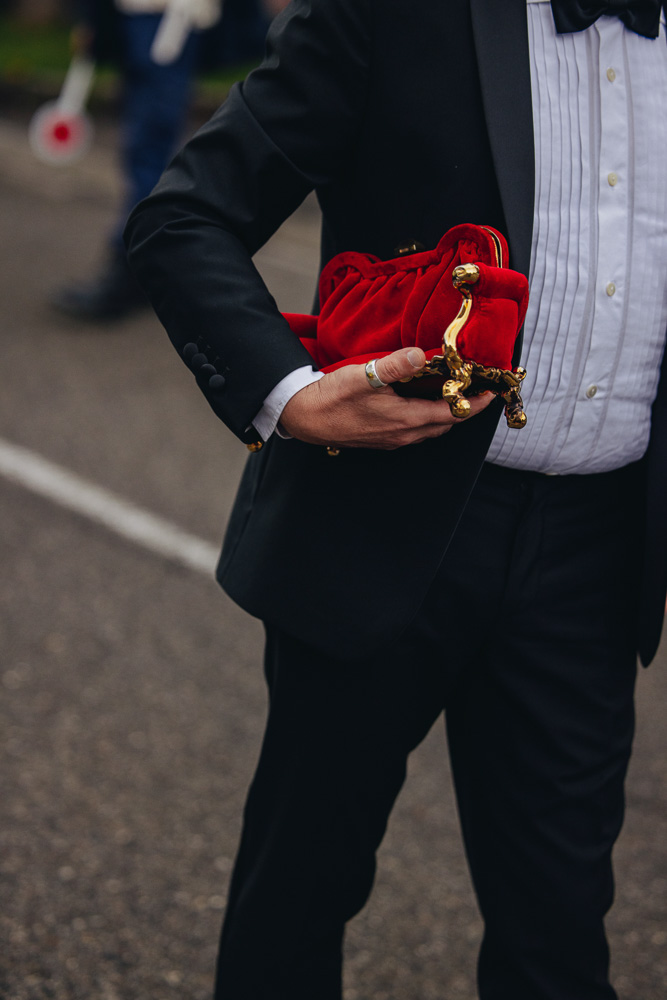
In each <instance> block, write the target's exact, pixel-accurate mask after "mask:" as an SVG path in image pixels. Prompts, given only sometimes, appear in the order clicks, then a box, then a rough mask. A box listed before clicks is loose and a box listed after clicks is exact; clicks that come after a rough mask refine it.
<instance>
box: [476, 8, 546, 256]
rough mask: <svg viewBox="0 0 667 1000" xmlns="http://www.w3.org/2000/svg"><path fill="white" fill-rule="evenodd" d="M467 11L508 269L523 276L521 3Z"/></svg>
mask: <svg viewBox="0 0 667 1000" xmlns="http://www.w3.org/2000/svg"><path fill="white" fill-rule="evenodd" d="M470 7H471V14H472V24H473V33H474V37H475V48H476V51H477V61H478V65H479V76H480V81H481V85H482V98H483V102H484V113H485V116H486V123H487V130H488V134H489V140H490V143H491V151H492V155H493V162H494V166H495V170H496V175H497V178H498V185H499V188H500V197H501V200H502V203H503V209H504V212H505V219H506V221H507V228H508V237H509V242H510V245H511V248H512V257H511V261H510V266H511V267H514V268H516V270H517V271H523V272H524V274H528V266H529V263H530V248H531V241H532V229H533V200H534V192H535V154H534V143H533V109H532V98H531V90H530V63H529V55H528V20H527V5H526V0H470Z"/></svg>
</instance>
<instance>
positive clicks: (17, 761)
mask: <svg viewBox="0 0 667 1000" xmlns="http://www.w3.org/2000/svg"><path fill="white" fill-rule="evenodd" d="M281 5H282V4H281V3H280V2H277V0H276V2H274V3H273V4H272V5H271V6H269V5H260V4H259V2H258V3H257V4H253V2H252V0H244V2H242V3H241V6H240V7H239V5H238V3H237V4H236V6H235V7H234V5H233V0H228V5H225V10H224V11H223V17H222V20H221V21H218V22H216V23H215V24H214V25H212V26H211V27H210V28H209V29H208V30H207V32H205V33H202V35H201V38H199V39H198V52H197V58H196V60H193V62H192V64H188V71H187V80H188V88H189V89H188V90H187V99H186V100H185V101H184V109H185V110H184V117H183V121H182V123H181V125H179V132H180V133H181V134H180V135H179V139H180V138H182V136H185V135H187V134H188V133H189V132H191V131H192V130H193V129H195V128H196V127H197V126H198V124H200V123H201V122H203V121H204V120H205V119H206V118H207V117H208V115H209V114H210V113H211V112H212V111H213V110H214V109H215V107H217V105H218V104H219V103H220V102H221V101H223V100H224V99H225V95H226V93H227V92H228V89H229V87H230V86H231V84H232V83H233V82H234V80H236V79H239V78H241V77H243V76H244V75H245V74H246V73H247V71H248V70H249V68H250V67H251V66H252V65H253V64H254V62H256V61H257V60H258V59H259V58H260V56H261V47H262V44H261V36H262V35H263V33H264V31H265V30H266V25H267V24H268V21H269V19H270V17H272V16H273V15H274V14H276V13H277V11H278V8H279V7H280V6H281ZM91 9H92V10H93V14H100V13H101V12H103V11H104V10H106V14H105V16H108V14H109V9H108V7H107V8H104V4H103V3H98V4H93V5H92V8H91V6H90V5H86V4H78V5H76V6H75V5H74V4H66V3H64V2H62V0H60V2H59V0H14V2H9V0H1V2H0V220H1V222H0V226H1V233H2V239H1V242H0V255H1V263H2V266H1V267H0V302H1V310H2V313H1V314H2V329H1V331H0V343H1V357H2V365H1V368H0V370H1V372H2V385H1V389H0V504H1V508H2V517H1V518H0V564H1V565H2V569H3V572H2V575H1V577H0V692H1V698H0V732H1V733H2V742H1V747H2V755H3V759H2V766H1V767H0V802H1V803H2V823H1V824H0V867H1V873H2V878H1V880H0V940H1V941H2V945H1V946H0V997H2V998H6V1000H28V998H29V1000H37V998H56V1000H74V998H77V1000H78V998H84V997H85V998H86V1000H97V998H100V1000H147V998H151V1000H169V998H172V997H178V998H179V1000H206V998H208V997H209V996H210V990H211V983H212V975H213V964H214V959H215V952H216V945H217V938H218V933H219V926H220V922H221V919H222V912H223V908H224V904H225V896H226V891H227V882H228V878H229V872H230V869H231V865H232V860H233V856H234V851H235V848H236V841H237V837H238V833H239V827H240V817H241V809H242V805H243V801H244V797H245V790H246V787H247V784H248V781H249V779H250V776H251V774H252V770H253V765H254V761H255V759H256V755H257V752H258V747H259V740H260V738H261V733H262V728H263V720H264V713H265V695H264V688H263V680H262V673H261V663H260V658H261V646H262V633H261V627H260V626H259V625H258V623H257V622H255V621H253V620H252V619H249V618H248V617H247V616H246V615H244V614H243V613H242V612H240V611H239V610H238V609H236V608H235V607H233V606H232V605H231V603H230V602H229V601H228V600H227V599H226V598H225V597H224V595H223V594H222V592H221V591H220V590H219V589H218V588H217V586H216V585H215V583H214V582H213V576H212V573H213V566H214V562H215V556H216V550H217V548H218V546H219V543H220V540H221V538H222V534H223V531H224V526H225V521H226V517H227V514H228V511H229V508H230V505H231V502H232V498H233V495H234V491H235V488H236V484H237V481H238V477H239V474H240V470H241V468H242V466H243V462H244V459H245V455H246V452H245V449H244V448H243V446H242V445H240V444H239V443H238V441H237V440H236V439H235V438H233V437H232V436H231V435H230V434H229V433H228V432H227V431H226V429H225V428H224V427H223V426H222V425H221V424H220V423H219V422H217V421H216V419H215V417H214V416H213V415H212V414H211V413H210V411H209V410H208V407H207V406H206V404H205V402H204V400H203V398H202V397H201V394H200V393H199V392H198V391H196V388H195V386H194V384H193V382H192V379H191V376H190V374H189V373H188V372H187V370H186V369H185V366H183V365H182V364H181V363H180V361H179V359H178V358H177V357H176V355H175V353H174V352H173V350H172V349H171V347H170V346H169V344H168V341H167V339H166V337H165V335H164V333H163V331H162V330H161V328H160V326H159V324H158V322H157V320H156V319H155V318H154V317H153V316H152V314H151V313H150V312H149V311H148V309H146V308H145V306H144V303H143V302H142V301H141V299H140V298H137V297H136V295H135V292H134V290H133V289H132V288H131V287H130V288H128V287H127V286H126V285H124V284H123V280H124V279H123V276H122V274H121V276H120V277H119V273H120V272H118V270H116V271H114V266H116V264H117V261H116V257H115V249H114V248H115V242H114V241H115V238H116V233H117V229H118V226H119V220H120V219H121V217H122V214H123V212H124V211H125V204H126V200H127V196H128V188H129V186H130V180H128V166H127V160H126V158H124V157H125V154H126V152H127V138H126V133H127V120H126V119H127V114H128V110H127V86H128V64H127V63H125V64H123V61H122V58H121V56H119V51H121V50H119V49H118V48H116V49H115V51H114V49H113V46H110V45H105V44H101V43H106V42H110V41H111V39H112V35H111V34H106V35H104V36H102V37H100V36H99V31H100V26H99V23H98V24H97V25H96V26H93V29H92V30H93V32H94V31H96V32H97V33H98V35H97V39H96V40H91V36H90V33H89V34H88V35H86V36H85V37H84V38H83V40H82V37H81V32H80V31H79V33H78V34H77V35H75V37H74V39H73V38H72V28H73V27H74V26H75V25H76V26H78V28H79V29H80V28H81V26H82V25H84V26H86V27H87V30H88V31H89V32H90V30H91V27H90V25H91ZM234 10H235V11H236V15H234V16H236V20H234V16H233V11H234ZM250 15H252V16H250ZM112 16H115V15H112ZM227 18H229V20H227V21H226V19H227ZM93 19H94V18H93ZM244 19H245V20H244ZM251 22H252V23H251ZM110 25H111V22H106V29H105V30H107V31H109V32H111V31H115V30H116V29H117V24H116V26H115V27H112V26H110ZM84 34H85V33H84ZM258 36H260V37H258ZM95 46H97V47H96V48H95ZM103 49H107V51H105V52H103V51H102V50H103ZM73 51H74V52H76V53H78V54H79V55H82V54H83V56H84V57H85V58H90V57H93V58H95V59H96V67H95V75H94V82H93V86H92V91H91V94H90V97H89V100H88V102H87V113H88V114H89V115H90V117H91V119H92V122H93V125H94V138H93V141H92V144H91V145H90V147H89V149H88V151H87V152H86V153H85V155H83V156H81V157H80V158H79V159H73V161H72V162H71V163H69V165H53V164H51V163H48V162H43V160H41V159H39V158H38V157H37V156H36V155H35V152H34V150H33V149H32V148H31V146H30V144H29V141H28V131H29V126H30V123H31V121H32V120H33V118H34V115H35V113H36V112H37V111H38V110H39V109H40V108H41V107H42V106H43V105H44V104H45V103H46V102H52V101H56V100H57V98H58V95H59V94H60V93H61V88H62V86H63V82H64V80H65V77H66V74H67V71H68V67H69V66H70V60H71V57H72V53H73ZM179 58H180V56H179ZM318 245H319V214H318V209H317V205H316V203H315V202H314V201H312V200H308V201H306V203H305V204H304V205H303V206H302V207H301V208H300V209H299V210H298V212H297V213H295V215H294V216H293V217H292V218H291V219H290V220H288V221H287V223H285V225H284V226H283V227H282V229H281V230H280V231H279V232H278V233H277V234H276V236H275V237H274V238H273V239H272V240H271V241H270V243H269V244H267V246H266V247H264V248H263V249H262V250H261V251H260V253H259V254H258V255H257V263H258V266H259V267H260V269H261V271H262V273H263V275H264V276H265V278H266V280H267V282H268V284H269V286H270V288H271V289H272V291H273V293H274V295H275V296H276V299H277V301H278V304H279V306H280V307H281V308H282V309H285V310H291V311H308V309H309V308H310V303H311V302H312V297H313V291H314V288H315V282H316V266H317V265H316V262H317V256H318ZM119 266H120V265H119ZM114 303H116V305H115V306H114ZM119 303H120V304H119ZM639 681H640V683H639V697H638V738H637V748H636V752H635V756H634V760H633V763H632V770H631V775H630V780H629V784H628V819H627V823H626V827H625V830H624V833H623V835H622V838H621V841H620V844H619V846H618V850H617V875H618V883H619V885H618V895H617V904H616V907H615V909H614V911H613V913H612V916H611V918H610V921H609V929H610V937H611V941H612V947H613V951H614V966H615V975H616V982H617V985H618V989H619V994H620V996H621V997H622V998H623V1000H639V998H641V1000H664V998H665V996H666V995H667V754H666V752H665V751H666V749H667V733H666V727H665V719H666V718H667V644H665V643H663V648H662V650H661V653H660V655H659V657H658V661H657V662H656V664H655V665H654V666H653V668H652V669H651V670H650V671H648V672H642V674H641V676H640V678H639ZM480 934H481V925H480V921H479V918H478V916H477V912H476V908H475V903H474V898H473V895H472V891H471V888H470V883H469V878H468V873H467V870H466V865H465V860H464V857H463V853H462V850H461V845H460V838H459V833H458V823H457V817H456V810H455V806H454V804H453V797H452V790H451V784H450V781H449V776H448V771H447V766H446V749H445V742H444V736H443V733H442V729H441V726H436V727H435V729H434V731H433V732H432V733H431V735H430V736H429V738H428V739H427V740H426V742H425V743H424V744H423V745H422V747H420V748H419V750H418V751H417V752H416V753H415V754H414V756H413V759H412V764H411V769H410V778H409V781H408V783H407V785H406V788H405V790H404V792H403V794H402V796H401V798H400V801H399V804H398V807H397V809H396V811H395V813H394V816H393V818H392V822H391V824H390V829H389V832H388V835H387V838H386V841H385V843H384V845H383V847H382V851H381V857H380V866H379V874H378V883H377V888H376V891H375V893H374V895H373V898H372V901H371V903H370V904H369V906H368V907H367V908H366V910H365V911H364V913H363V914H362V915H361V916H360V917H359V918H358V919H357V920H355V921H354V922H353V924H352V926H351V928H350V933H349V936H348V943H347V973H346V1000H416V998H417V997H419V998H420V1000H443V998H444V997H447V998H448V1000H474V997H475V995H476V994H475V986H474V980H475V969H474V966H475V955H476V950H477V947H478V944H479V938H480ZM313 998H314V1000H316V998H317V989H316V986H314V989H313ZM517 1000H521V998H517Z"/></svg>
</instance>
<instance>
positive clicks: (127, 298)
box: [51, 249, 148, 320]
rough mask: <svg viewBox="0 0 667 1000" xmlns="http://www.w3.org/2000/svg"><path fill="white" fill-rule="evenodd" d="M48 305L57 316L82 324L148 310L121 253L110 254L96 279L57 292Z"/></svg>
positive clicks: (140, 290)
mask: <svg viewBox="0 0 667 1000" xmlns="http://www.w3.org/2000/svg"><path fill="white" fill-rule="evenodd" d="M51 302H52V305H53V306H54V307H55V308H56V309H58V310H59V311H60V312H62V313H65V315H67V316H71V317H73V318H74V319H81V320H113V319H123V318H124V317H125V316H128V315H129V314H130V313H133V312H136V311H137V310H139V309H145V308H146V307H147V306H148V299H147V298H146V295H145V294H144V292H143V291H142V289H141V288H140V287H139V285H138V284H137V282H136V280H135V278H134V276H133V275H132V273H131V272H130V269H129V267H128V265H127V261H126V259H125V254H124V252H123V251H122V250H120V249H119V250H112V251H111V253H110V254H109V258H108V261H107V265H106V267H105V269H104V270H103V271H102V272H101V274H99V275H98V277H97V278H94V279H93V280H91V281H88V282H81V283H78V284H73V285H69V286H67V287H65V288H62V289H60V291H58V292H56V293H55V295H53V296H52V298H51Z"/></svg>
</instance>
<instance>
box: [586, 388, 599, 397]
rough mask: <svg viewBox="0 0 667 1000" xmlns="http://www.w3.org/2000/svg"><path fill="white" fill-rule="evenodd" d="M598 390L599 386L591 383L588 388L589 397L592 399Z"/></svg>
mask: <svg viewBox="0 0 667 1000" xmlns="http://www.w3.org/2000/svg"><path fill="white" fill-rule="evenodd" d="M597 391H598V387H597V386H596V385H589V387H588V389H586V395H587V396H588V398H589V399H592V398H593V396H594V395H595V393H596V392H597Z"/></svg>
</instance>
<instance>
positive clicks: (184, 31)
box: [116, 0, 222, 66]
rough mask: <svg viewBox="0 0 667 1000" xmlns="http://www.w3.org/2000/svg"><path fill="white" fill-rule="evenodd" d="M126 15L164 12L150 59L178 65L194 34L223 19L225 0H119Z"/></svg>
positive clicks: (162, 64) (120, 8)
mask: <svg viewBox="0 0 667 1000" xmlns="http://www.w3.org/2000/svg"><path fill="white" fill-rule="evenodd" d="M116 6H117V7H118V9H119V10H121V11H123V13H124V14H150V13H157V12H159V11H163V14H162V20H161V21H160V24H159V27H158V30H157V33H156V35H155V38H154V40H153V45H152V46H151V59H152V60H153V62H156V63H159V64H160V65H161V66H165V65H168V64H169V63H172V62H175V60H176V59H178V57H179V56H180V54H181V52H182V51H183V46H184V45H185V43H186V41H187V39H188V35H189V34H190V32H191V31H205V30H206V29H207V28H211V27H213V25H214V24H215V23H216V21H218V20H219V19H220V14H221V11H222V0H116Z"/></svg>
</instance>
